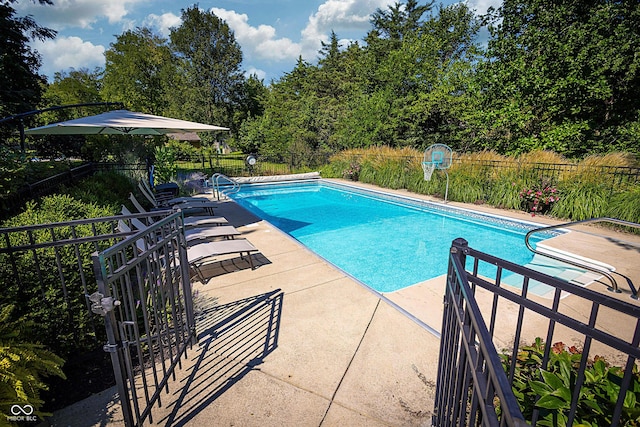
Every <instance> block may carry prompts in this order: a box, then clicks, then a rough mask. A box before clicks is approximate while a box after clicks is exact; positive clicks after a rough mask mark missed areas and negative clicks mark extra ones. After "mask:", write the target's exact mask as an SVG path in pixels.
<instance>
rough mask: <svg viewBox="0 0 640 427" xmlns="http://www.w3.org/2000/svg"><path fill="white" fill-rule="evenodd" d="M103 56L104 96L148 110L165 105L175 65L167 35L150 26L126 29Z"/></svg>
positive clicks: (155, 111) (158, 111)
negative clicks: (160, 33) (163, 35)
mask: <svg viewBox="0 0 640 427" xmlns="http://www.w3.org/2000/svg"><path fill="white" fill-rule="evenodd" d="M105 60H106V63H105V69H104V77H103V78H102V91H101V93H102V96H103V97H104V99H106V100H108V101H122V102H125V103H126V105H127V107H128V108H129V109H131V110H133V111H144V112H148V113H151V114H162V113H164V112H165V111H166V110H167V109H168V107H169V104H170V101H171V96H172V94H173V93H174V92H175V88H174V86H173V83H174V80H175V78H176V76H177V68H176V61H175V60H174V57H173V54H172V52H171V50H170V49H169V46H168V45H167V40H166V39H164V38H162V37H160V36H159V35H157V34H154V33H153V31H151V30H150V29H149V28H136V29H135V30H127V31H125V32H124V33H122V34H121V35H119V36H118V37H117V39H116V42H115V43H112V44H111V46H110V48H109V49H108V50H107V51H106V52H105Z"/></svg>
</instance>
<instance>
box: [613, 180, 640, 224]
mask: <svg viewBox="0 0 640 427" xmlns="http://www.w3.org/2000/svg"><path fill="white" fill-rule="evenodd" d="M607 216H609V217H613V218H618V219H622V220H625V221H630V222H635V223H640V187H632V188H629V189H627V190H626V191H620V192H617V193H615V194H613V195H612V196H611V199H610V200H609V207H608V209H607Z"/></svg>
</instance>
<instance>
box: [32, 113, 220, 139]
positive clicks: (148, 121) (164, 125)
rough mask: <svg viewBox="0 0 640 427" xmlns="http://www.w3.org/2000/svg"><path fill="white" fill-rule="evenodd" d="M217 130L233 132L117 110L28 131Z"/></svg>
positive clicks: (132, 132) (158, 132) (145, 132)
mask: <svg viewBox="0 0 640 427" xmlns="http://www.w3.org/2000/svg"><path fill="white" fill-rule="evenodd" d="M215 130H229V128H225V127H221V126H213V125H205V124H202V123H196V122H189V121H186V120H178V119H171V118H168V117H162V116H154V115H151V114H144V113H136V112H133V111H128V110H114V111H108V112H106V113H102V114H98V115H95V116H89V117H82V118H80V119H74V120H67V121H65V122H59V123H52V124H50V125H46V126H40V127H37V128H33V129H27V130H26V131H25V133H26V134H28V135H165V134H168V133H188V132H207V131H215Z"/></svg>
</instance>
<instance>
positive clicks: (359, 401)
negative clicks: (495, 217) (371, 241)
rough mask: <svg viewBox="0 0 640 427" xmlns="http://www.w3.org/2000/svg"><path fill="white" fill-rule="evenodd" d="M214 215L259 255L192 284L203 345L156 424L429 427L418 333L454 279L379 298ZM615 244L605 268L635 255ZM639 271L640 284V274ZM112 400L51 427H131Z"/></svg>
mask: <svg viewBox="0 0 640 427" xmlns="http://www.w3.org/2000/svg"><path fill="white" fill-rule="evenodd" d="M399 193H401V194H402V192H399ZM405 194H406V193H405ZM416 197H417V196H416ZM451 205H456V204H453V203H451ZM460 206H462V205H460ZM467 207H468V208H470V209H471V208H473V209H476V210H485V211H491V209H490V208H485V207H481V208H480V209H478V208H477V207H475V206H467ZM494 211H495V212H493V213H496V214H498V213H502V214H503V215H504V214H505V213H504V212H503V211H498V210H497V209H496V210H494ZM216 215H223V216H226V217H227V218H228V219H229V220H230V222H231V223H232V224H234V225H236V226H238V228H239V230H240V231H241V232H242V233H243V236H242V237H246V238H248V239H249V240H250V241H251V242H252V243H253V244H254V245H255V246H256V247H257V248H258V249H259V250H260V254H258V255H254V261H257V262H256V268H255V269H254V270H252V269H250V268H248V263H247V266H245V265H244V263H245V261H241V260H240V259H239V258H237V257H235V259H234V257H233V256H231V257H230V258H229V259H226V260H223V262H221V263H218V264H219V266H215V265H213V266H211V268H210V269H209V270H205V271H206V272H207V273H211V274H212V275H211V276H208V277H207V281H206V282H205V283H195V284H194V290H195V291H197V298H196V299H195V303H194V304H195V307H196V311H197V316H198V320H197V328H198V329H197V332H198V343H197V345H195V346H194V348H193V349H192V350H190V351H189V352H188V356H187V359H186V361H185V363H183V367H182V369H180V370H179V371H178V380H177V381H175V382H171V383H170V391H169V394H167V395H163V405H162V407H161V408H156V409H154V412H153V415H154V417H153V421H154V423H152V424H151V425H154V424H157V425H196V426H197V425H202V426H205V425H206V426H208V425H216V426H224V425H229V426H231V425H242V426H345V425H348V426H428V425H431V413H432V411H433V398H434V393H435V380H436V372H437V363H438V352H439V339H438V338H437V337H436V336H435V335H434V334H433V333H431V332H430V331H428V330H426V329H425V328H423V327H422V326H421V325H420V324H419V323H420V322H423V323H425V324H427V325H429V326H430V327H431V328H433V329H435V330H436V331H438V330H440V326H441V322H442V319H441V318H442V296H443V293H444V278H442V277H440V278H436V279H433V280H432V281H428V282H424V283H421V284H417V285H414V286H412V287H409V288H405V289H403V290H400V291H396V292H393V293H390V294H385V295H384V296H382V297H381V296H380V295H379V294H377V293H375V292H373V291H371V290H370V289H368V288H366V287H364V286H363V285H361V284H360V283H359V282H357V281H355V280H353V279H352V278H351V277H349V276H348V275H346V274H345V273H343V272H342V271H340V270H338V269H336V268H334V267H333V266H332V265H330V264H329V263H327V262H326V261H324V260H323V259H322V258H320V257H318V256H317V255H315V254H313V253H312V252H310V251H309V250H307V249H306V248H305V247H303V246H302V245H301V244H299V243H298V242H297V241H295V240H294V239H292V238H290V237H289V236H287V235H285V234H284V233H282V232H280V231H279V230H277V229H276V228H274V227H273V226H271V225H270V224H269V223H266V222H264V221H261V220H259V219H258V218H255V217H254V216H253V215H251V214H250V213H248V212H247V211H246V210H244V209H242V208H241V207H239V206H238V205H236V204H235V203H234V202H229V201H223V202H220V208H219V209H218V210H217V212H216ZM511 216H515V217H517V218H518V217H519V218H520V219H523V220H529V221H531V220H532V218H531V217H530V216H529V215H526V214H523V215H520V213H512V215H511ZM535 220H536V221H540V222H543V223H553V220H550V219H546V218H535ZM614 237H615V234H613V235H612V239H614V240H615V241H616V243H612V247H611V248H607V250H606V251H601V252H602V253H603V254H605V252H606V256H605V258H606V257H612V258H616V257H617V258H619V257H620V256H627V257H628V256H629V253H626V252H624V251H625V250H631V251H636V249H635V247H633V248H632V249H625V248H624V245H621V244H620V243H619V240H618V239H616V238H614ZM584 238H585V239H589V238H588V237H584ZM589 241H591V240H589ZM570 243H571V244H575V246H576V249H578V248H579V247H582V248H583V249H584V244H585V243H584V242H583V241H575V239H573V240H572V241H571V242H570ZM632 246H633V245H632ZM614 247H615V248H614ZM621 251H622V252H621ZM621 254H622V255H621ZM634 254H635V256H636V258H637V256H638V253H637V252H634ZM603 261H604V262H607V260H606V259H604V260H603ZM618 264H619V263H618ZM629 264H630V265H629V266H628V267H627V270H626V272H627V274H629V275H630V276H632V277H633V278H634V281H635V283H639V282H640V271H637V270H638V269H640V266H638V267H635V266H634V265H631V264H633V263H631V262H630V263H629ZM638 264H640V263H638ZM590 287H593V288H594V289H596V288H604V287H603V286H598V284H592V285H590ZM605 292H606V291H605ZM611 295H614V294H611ZM617 295H618V296H617V297H619V298H625V295H620V294H617ZM626 298H627V300H628V295H626ZM563 301H564V302H563V303H565V304H570V303H571V298H570V297H569V298H567V299H565V300H563ZM576 310H577V309H576ZM406 313H410V315H411V316H407V315H406ZM411 317H413V319H412V318H411ZM416 320H417V321H416ZM504 339H505V341H508V339H509V337H504ZM107 397H109V398H110V399H111V400H109V399H106V400H105V397H104V396H102V399H97V398H95V400H94V401H92V400H91V399H88V400H86V401H83V402H79V403H78V404H76V405H72V406H71V407H69V408H65V409H63V410H62V411H59V412H57V413H56V414H54V416H53V417H52V418H51V419H50V420H49V423H50V424H51V425H61V426H62V425H64V426H66V425H73V426H76V425H87V426H105V425H121V424H122V418H121V415H120V414H119V413H118V411H119V405H117V404H111V405H108V406H107V402H109V401H111V402H112V403H113V399H114V396H113V390H112V391H111V393H110V394H109V393H107ZM92 402H95V403H92ZM92 407H95V409H94V410H92V409H91V408H92ZM88 412H91V413H99V414H100V415H101V417H100V419H97V417H93V416H92V417H87V416H86V414H87V413H88ZM83 414H84V415H83Z"/></svg>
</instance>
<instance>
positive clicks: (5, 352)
mask: <svg viewBox="0 0 640 427" xmlns="http://www.w3.org/2000/svg"><path fill="white" fill-rule="evenodd" d="M13 309H14V307H13V306H12V305H0V419H1V420H2V424H3V425H4V422H7V424H10V421H11V417H12V416H14V415H15V414H13V413H11V410H10V409H11V407H12V406H13V405H22V406H23V407H24V405H31V406H32V407H33V409H34V412H33V415H32V416H39V417H42V416H44V415H46V414H43V413H41V412H40V411H39V408H40V407H41V406H42V405H43V403H44V402H43V401H42V400H41V399H40V391H43V390H47V389H48V388H49V387H48V386H47V384H46V383H45V382H44V381H43V377H47V376H51V375H55V376H58V377H61V378H65V375H64V373H63V372H62V370H61V369H60V367H61V366H62V364H63V363H64V361H63V360H62V359H61V358H60V357H58V356H56V355H55V354H53V353H52V352H50V351H48V350H47V349H45V348H44V346H42V345H40V344H35V343H32V342H29V341H30V340H29V339H27V340H26V341H25V336H29V337H31V336H33V335H34V334H33V332H32V331H30V330H32V329H34V326H35V325H34V323H33V322H32V321H29V320H25V319H18V320H12V315H11V314H12V311H13ZM21 415H22V414H21ZM16 424H20V425H22V424H24V423H16Z"/></svg>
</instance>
